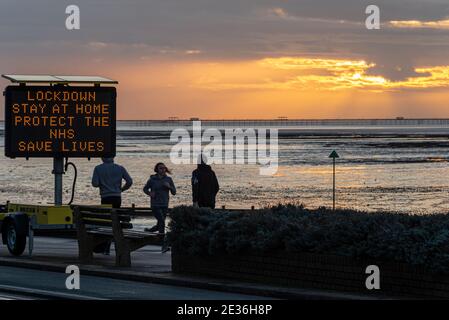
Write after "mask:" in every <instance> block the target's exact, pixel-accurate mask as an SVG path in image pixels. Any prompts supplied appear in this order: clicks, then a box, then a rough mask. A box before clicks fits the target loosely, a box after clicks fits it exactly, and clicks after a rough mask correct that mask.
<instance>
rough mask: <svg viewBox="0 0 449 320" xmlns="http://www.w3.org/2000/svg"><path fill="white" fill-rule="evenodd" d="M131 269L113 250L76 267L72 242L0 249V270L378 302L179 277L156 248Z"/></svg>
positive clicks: (139, 255) (140, 254)
mask: <svg viewBox="0 0 449 320" xmlns="http://www.w3.org/2000/svg"><path fill="white" fill-rule="evenodd" d="M131 261H132V267H130V268H123V267H116V266H115V256H114V248H113V246H112V248H111V255H109V256H105V255H103V254H95V255H94V262H93V263H94V264H89V265H87V264H80V263H79V261H78V243H77V241H76V239H61V238H49V237H35V239H34V251H33V255H32V256H29V255H28V254H27V251H26V252H25V253H24V254H23V255H22V256H20V257H14V256H11V255H10V254H9V252H8V249H7V248H6V246H5V245H1V246H0V266H9V267H18V268H29V269H35V270H41V271H53V272H65V270H66V267H67V266H68V265H77V266H78V267H79V268H80V272H81V275H82V276H83V275H86V276H96V277H107V278H112V279H118V280H126V281H137V282H141V283H153V284H162V285H170V286H180V287H188V288H196V289H203V290H212V291H218V292H228V293H235V294H245V295H254V296H261V297H269V298H277V299H313V300H321V299H332V300H371V299H382V298H381V297H378V298H375V297H373V296H368V295H360V294H350V293H341V292H334V291H323V290H312V289H304V288H291V287H279V286H271V285H264V284H258V283H248V282H240V281H235V280H227V279H217V278H210V277H198V276H188V275H179V274H174V273H173V272H171V255H170V251H169V252H166V253H161V247H160V246H146V247H144V248H141V249H139V250H137V251H135V252H133V253H132V254H131Z"/></svg>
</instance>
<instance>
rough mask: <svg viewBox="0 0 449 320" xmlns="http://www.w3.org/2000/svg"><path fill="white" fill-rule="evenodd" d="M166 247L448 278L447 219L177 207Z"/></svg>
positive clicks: (281, 208) (300, 208)
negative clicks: (344, 262) (338, 259)
mask: <svg viewBox="0 0 449 320" xmlns="http://www.w3.org/2000/svg"><path fill="white" fill-rule="evenodd" d="M168 241H169V242H170V244H171V246H172V247H173V249H175V250H179V251H180V252H184V253H186V254H190V255H211V256H214V255H223V254H245V253H248V252H255V253H262V254H269V253H299V252H312V253H323V254H335V255H341V256H347V257H352V258H374V259H377V260H379V261H395V262H402V263H407V264H411V265H415V266H423V267H426V268H428V269H430V270H432V271H435V272H444V273H449V216H448V215H446V214H431V215H410V214H403V213H394V212H379V213H365V212H360V211H354V210H336V211H332V210H329V209H326V208H318V209H314V210H309V209H306V208H304V207H303V206H295V205H278V206H276V207H272V208H265V209H260V210H254V211H251V212H248V211H241V212H239V211H226V210H220V211H214V210H210V209H205V208H193V207H186V206H180V207H176V208H174V209H173V211H172V213H171V222H170V232H169V234H168Z"/></svg>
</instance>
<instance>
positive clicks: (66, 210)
mask: <svg viewBox="0 0 449 320" xmlns="http://www.w3.org/2000/svg"><path fill="white" fill-rule="evenodd" d="M12 225H13V226H14V228H15V230H11V228H8V226H12ZM74 229H75V225H74V222H73V212H72V208H71V207H70V206H67V205H62V206H52V205H34V204H22V203H9V202H8V203H7V204H6V206H5V207H4V208H3V210H2V211H1V212H0V230H1V232H2V238H3V242H4V243H5V244H7V245H8V249H10V246H9V243H8V239H7V236H8V232H14V233H15V237H14V239H15V240H19V244H20V246H21V247H22V248H18V249H17V250H16V251H14V250H11V249H10V250H9V251H10V252H11V253H12V254H14V255H21V254H22V252H23V251H24V249H25V243H26V237H28V254H29V255H30V256H31V255H32V253H33V247H34V232H35V231H36V230H74ZM24 242H25V243H24Z"/></svg>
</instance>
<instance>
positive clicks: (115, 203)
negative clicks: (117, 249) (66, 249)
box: [92, 158, 133, 255]
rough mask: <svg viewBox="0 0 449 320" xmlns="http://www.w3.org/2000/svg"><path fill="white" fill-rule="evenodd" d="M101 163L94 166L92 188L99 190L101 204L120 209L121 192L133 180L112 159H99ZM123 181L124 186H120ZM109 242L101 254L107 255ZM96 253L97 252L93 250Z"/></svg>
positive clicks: (128, 186)
mask: <svg viewBox="0 0 449 320" xmlns="http://www.w3.org/2000/svg"><path fill="white" fill-rule="evenodd" d="M101 159H102V161H103V163H102V164H100V165H98V166H96V167H95V169H94V173H93V175H92V186H93V187H95V188H99V189H100V197H101V204H110V205H112V208H120V206H121V204H122V192H125V191H126V190H128V189H129V188H131V186H132V184H133V180H132V178H131V176H130V175H129V174H128V172H127V171H126V169H125V168H124V167H123V166H121V165H118V164H115V163H114V158H101ZM123 180H125V185H122V182H123ZM110 248H111V242H109V243H108V244H107V245H105V246H104V250H103V253H104V254H106V255H108V254H109V251H110ZM95 251H96V252H97V251H98V249H97V250H95Z"/></svg>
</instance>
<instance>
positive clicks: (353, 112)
mask: <svg viewBox="0 0 449 320" xmlns="http://www.w3.org/2000/svg"><path fill="white" fill-rule="evenodd" d="M72 4H74V5H77V6H78V7H79V8H80V29H79V30H67V29H66V27H65V20H66V18H67V16H68V15H67V14H66V13H65V10H66V7H67V6H68V5H72ZM371 4H375V5H377V6H378V7H379V9H380V21H381V26H380V29H379V30H368V29H367V28H366V26H365V20H366V18H367V16H368V15H367V14H366V13H365V9H366V7H367V6H368V5H371ZM0 73H2V74H58V75H99V76H104V77H109V78H112V79H115V80H117V81H119V85H118V86H117V90H118V96H117V114H118V118H119V119H167V118H169V117H178V118H180V119H185V118H190V117H200V118H202V119H236V118H244V119H268V118H277V117H288V118H292V119H293V118H295V119H317V118H392V117H398V116H401V117H406V118H449V108H448V101H449V1H448V0H370V1H364V0H338V1H335V0H296V1H289V0H277V1H274V0H226V1H223V0H127V1H118V0H70V1H65V0H57V1H56V0H54V1H51V0H27V1H25V0H0ZM0 85H2V87H5V86H7V85H8V81H6V80H4V79H3V80H0ZM2 118H3V101H1V102H0V119H2Z"/></svg>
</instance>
